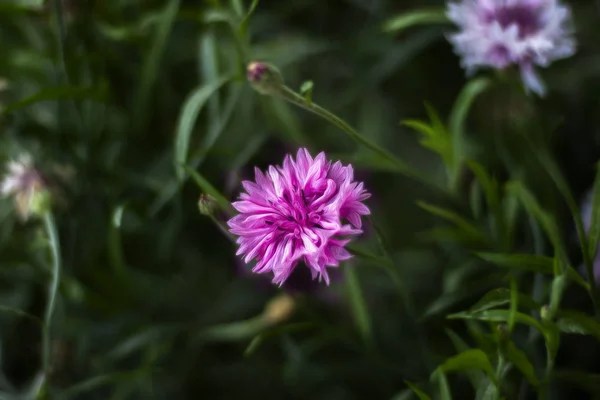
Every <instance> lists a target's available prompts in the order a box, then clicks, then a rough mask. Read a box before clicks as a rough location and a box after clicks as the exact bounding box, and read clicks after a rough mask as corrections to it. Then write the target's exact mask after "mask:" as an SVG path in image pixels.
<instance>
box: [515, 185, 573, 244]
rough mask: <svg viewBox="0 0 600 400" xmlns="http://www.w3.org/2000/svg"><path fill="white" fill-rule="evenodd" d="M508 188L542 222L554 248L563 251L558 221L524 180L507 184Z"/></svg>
mask: <svg viewBox="0 0 600 400" xmlns="http://www.w3.org/2000/svg"><path fill="white" fill-rule="evenodd" d="M506 189H507V190H508V192H509V193H511V194H513V195H514V196H516V197H517V198H518V199H519V200H520V202H521V204H522V205H523V207H524V208H525V209H526V210H527V211H528V213H529V214H530V215H532V216H533V217H534V218H535V219H536V220H537V221H538V222H539V223H540V225H541V226H542V228H543V229H544V231H545V232H546V235H548V238H549V239H550V242H552V244H553V246H554V248H555V249H556V250H557V251H560V252H561V253H562V252H563V245H562V242H561V240H560V234H559V230H558V226H557V225H556V221H555V220H554V218H553V217H552V215H550V214H549V213H547V212H546V211H545V210H543V209H542V208H541V207H540V205H539V203H538V201H537V200H536V199H535V197H534V196H533V194H532V193H531V192H530V191H529V189H527V188H526V187H525V186H524V185H523V183H522V182H517V181H513V182H509V183H508V184H507V185H506Z"/></svg>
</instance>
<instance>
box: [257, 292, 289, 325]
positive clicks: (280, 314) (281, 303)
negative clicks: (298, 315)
mask: <svg viewBox="0 0 600 400" xmlns="http://www.w3.org/2000/svg"><path fill="white" fill-rule="evenodd" d="M294 308H295V304H294V298H293V297H292V296H289V295H287V294H282V295H280V296H277V297H275V298H274V299H273V300H271V301H270V302H269V303H267V306H266V307H265V311H264V312H263V320H264V321H265V322H267V323H268V324H270V325H275V324H278V323H280V322H283V321H285V320H287V319H288V318H289V317H290V316H291V315H292V314H293V313H294Z"/></svg>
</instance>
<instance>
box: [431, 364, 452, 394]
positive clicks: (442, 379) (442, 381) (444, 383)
mask: <svg viewBox="0 0 600 400" xmlns="http://www.w3.org/2000/svg"><path fill="white" fill-rule="evenodd" d="M432 378H435V379H436V380H437V381H438V384H439V386H440V393H439V396H440V397H439V399H440V400H452V393H451V392H450V386H449V385H448V379H446V375H445V374H444V373H443V372H442V371H441V370H440V369H439V368H438V369H437V370H435V371H434V372H433V374H432Z"/></svg>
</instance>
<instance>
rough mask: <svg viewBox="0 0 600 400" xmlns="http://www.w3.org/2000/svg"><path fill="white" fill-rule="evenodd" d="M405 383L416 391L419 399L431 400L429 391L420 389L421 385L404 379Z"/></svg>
mask: <svg viewBox="0 0 600 400" xmlns="http://www.w3.org/2000/svg"><path fill="white" fill-rule="evenodd" d="M404 383H406V384H407V385H408V387H409V388H411V390H412V391H413V392H415V394H416V395H417V396H418V397H419V400H431V397H429V395H428V394H427V393H425V392H424V391H422V390H421V389H419V387H418V386H417V385H415V384H414V383H410V382H409V381H407V380H404Z"/></svg>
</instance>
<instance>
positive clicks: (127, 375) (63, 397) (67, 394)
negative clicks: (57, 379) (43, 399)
mask: <svg viewBox="0 0 600 400" xmlns="http://www.w3.org/2000/svg"><path fill="white" fill-rule="evenodd" d="M146 373H148V372H147V371H145V370H143V369H141V370H140V369H136V370H134V371H126V372H116V373H112V374H105V375H98V376H95V377H93V378H90V379H87V380H85V381H83V382H80V383H76V384H75V385H73V386H70V387H68V388H67V389H65V390H63V391H62V392H61V393H60V394H59V395H58V397H57V398H58V399H59V400H68V399H71V398H74V397H76V396H81V395H82V394H83V393H87V392H90V391H92V390H96V389H98V388H100V387H102V386H106V385H110V384H116V383H119V382H129V381H132V380H134V379H135V378H136V377H138V376H140V375H143V374H146ZM78 398H81V397H78Z"/></svg>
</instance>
